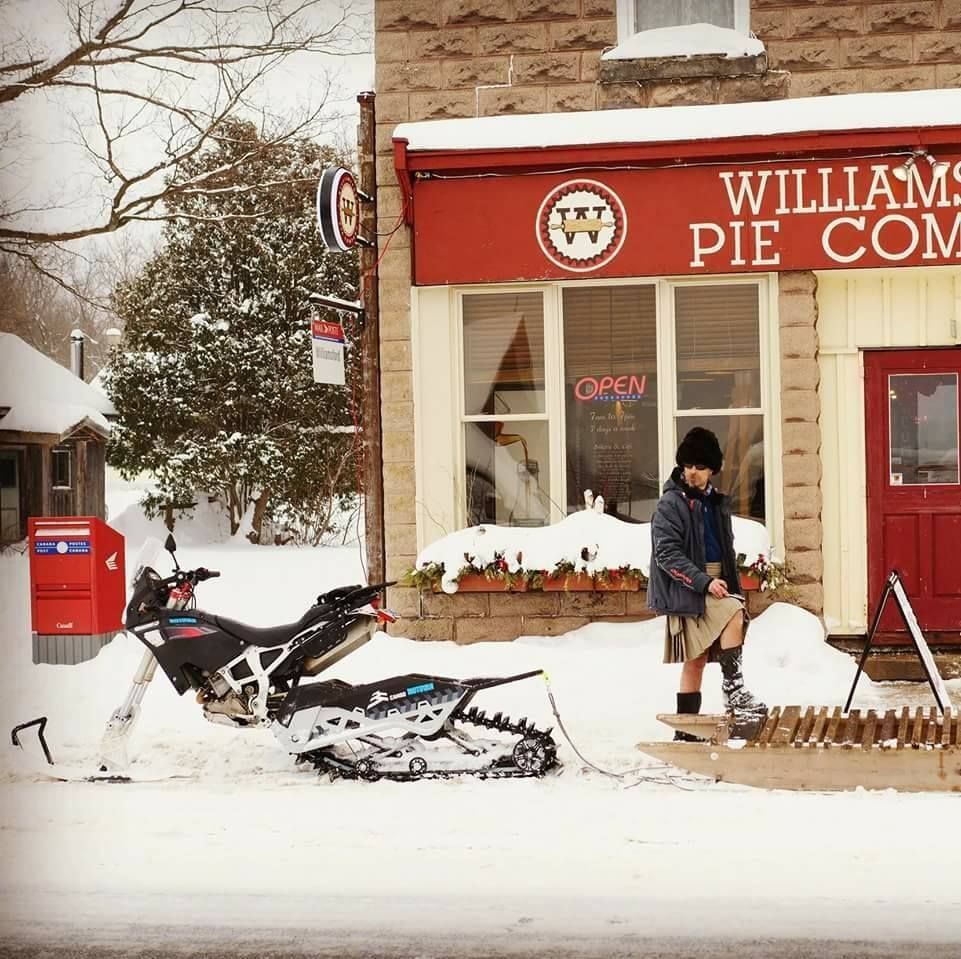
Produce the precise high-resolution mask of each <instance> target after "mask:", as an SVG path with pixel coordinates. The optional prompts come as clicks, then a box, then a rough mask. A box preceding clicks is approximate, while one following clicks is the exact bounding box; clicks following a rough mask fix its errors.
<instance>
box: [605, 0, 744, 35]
mask: <svg viewBox="0 0 961 959" xmlns="http://www.w3.org/2000/svg"><path fill="white" fill-rule="evenodd" d="M634 4H635V0H617V42H618V43H623V42H624V41H625V40H629V39H630V38H631V37H633V36H634V34H635V33H638V32H641V31H638V30H637V29H635V20H634ZM734 29H735V30H736V31H737V32H738V33H743V34H744V36H750V35H751V0H734Z"/></svg>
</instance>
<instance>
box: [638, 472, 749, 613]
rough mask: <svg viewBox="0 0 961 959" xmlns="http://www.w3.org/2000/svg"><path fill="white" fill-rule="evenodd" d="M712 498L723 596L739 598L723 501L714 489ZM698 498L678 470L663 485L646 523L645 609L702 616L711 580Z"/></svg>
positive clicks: (698, 493) (728, 515) (699, 494)
mask: <svg viewBox="0 0 961 959" xmlns="http://www.w3.org/2000/svg"><path fill="white" fill-rule="evenodd" d="M711 497H712V499H713V505H714V511H715V514H716V516H717V526H718V536H719V538H720V540H721V578H722V579H723V580H724V581H725V582H726V583H727V588H728V592H730V593H740V592H741V580H740V578H739V576H738V572H737V557H736V556H735V554H734V529H733V525H732V523H731V507H730V505H729V503H728V500H727V497H726V496H725V495H724V494H723V493H719V492H717V490H715V491H714V492H713V493H712V494H711ZM704 522H705V519H704V493H702V492H701V491H700V490H698V489H693V488H692V487H690V486H688V485H687V484H686V483H685V482H684V476H683V473H682V471H681V468H680V467H677V468H676V469H675V470H674V472H673V473H671V478H670V479H669V480H668V481H667V482H666V483H665V484H664V492H663V494H662V495H661V498H660V499H659V500H658V501H657V509H656V510H655V511H654V518H653V520H652V521H651V571H650V576H649V578H648V584H647V605H648V606H649V607H650V608H651V609H653V610H655V611H656V612H658V613H662V614H663V613H672V614H674V615H676V616H702V615H703V614H704V595H705V593H707V588H708V586H710V584H711V577H710V576H708V575H707V573H706V572H704V568H705V565H706V563H705V559H704Z"/></svg>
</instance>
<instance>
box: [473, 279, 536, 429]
mask: <svg viewBox="0 0 961 959" xmlns="http://www.w3.org/2000/svg"><path fill="white" fill-rule="evenodd" d="M464 412H465V413H467V415H468V416H470V415H484V414H486V415H488V416H496V415H500V414H503V413H543V412H544V299H543V296H542V295H541V294H540V293H485V294H472V295H468V296H465V297H464Z"/></svg>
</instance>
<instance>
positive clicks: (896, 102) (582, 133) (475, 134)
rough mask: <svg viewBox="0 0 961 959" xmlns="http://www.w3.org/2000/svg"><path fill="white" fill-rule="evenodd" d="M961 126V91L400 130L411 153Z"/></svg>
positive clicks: (430, 124)
mask: <svg viewBox="0 0 961 959" xmlns="http://www.w3.org/2000/svg"><path fill="white" fill-rule="evenodd" d="M939 126H940V127H944V126H949V127H950V126H961V90H911V91H908V92H898V93H854V94H849V95H846V96H832V97H801V98H798V99H795V100H771V101H766V102H763V103H724V104H711V105H707V106H693V107H670V108H665V107H643V108H636V109H630V110H593V111H583V112H579V113H534V114H519V115H512V116H501V117H471V118H468V119H458V120H424V121H421V122H418V123H401V124H400V125H399V126H398V127H396V129H395V130H394V138H395V139H400V140H407V141H408V145H407V149H408V151H415V152H416V151H418V150H485V149H486V150H498V149H511V148H515V149H518V148H536V147H557V146H577V145H581V146H583V145H585V144H601V143H610V144H613V143H671V142H675V141H687V140H711V139H727V138H733V137H748V136H774V135H777V134H789V133H821V132H829V131H843V130H884V129H898V128H918V127H939Z"/></svg>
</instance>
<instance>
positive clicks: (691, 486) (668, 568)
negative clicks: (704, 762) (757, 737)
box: [647, 426, 767, 740]
mask: <svg viewBox="0 0 961 959" xmlns="http://www.w3.org/2000/svg"><path fill="white" fill-rule="evenodd" d="M675 459H676V462H677V466H676V467H675V469H674V471H673V472H672V473H671V476H670V479H668V480H667V482H666V483H665V484H664V490H663V493H662V495H661V498H660V499H659V500H658V503H657V508H656V510H655V512H654V518H653V520H652V522H651V547H652V548H651V570H650V579H649V581H648V587H647V604H648V606H649V607H650V608H651V609H653V610H654V611H655V612H657V613H659V614H661V615H666V616H667V630H666V635H665V642H664V662H665V663H683V664H684V665H683V667H682V669H681V683H680V691H679V692H678V694H677V711H678V712H679V713H698V712H700V709H701V680H702V678H703V674H704V667H705V666H706V665H707V663H709V662H717V663H720V665H721V673H722V681H721V691H722V693H723V696H724V706H725V709H726V710H727V712H728V713H730V714H731V715H732V716H733V718H734V724H735V725H734V729H733V730H732V731H733V732H735V734H736V732H737V731H738V730H744V729H746V728H749V726H750V725H753V724H756V722H757V721H758V720H760V719H762V718H763V717H764V716H765V715H766V714H767V707H766V706H765V705H764V703H762V702H760V700H758V699H756V698H755V697H754V696H753V695H751V693H750V692H749V691H748V690H747V689H746V688H745V686H744V677H743V675H742V672H741V650H742V644H743V642H744V635H745V631H746V629H747V619H748V617H747V610H746V608H745V604H744V597H743V596H742V595H741V581H740V578H739V577H738V572H737V558H736V556H735V553H734V531H733V526H732V523H731V509H730V506H729V504H728V501H727V497H726V496H724V494H723V493H721V492H719V491H718V490H716V489H715V488H714V487H713V486H712V485H711V477H712V476H713V475H714V474H715V473H718V472H720V470H721V465H722V463H723V454H722V453H721V447H720V444H719V443H718V441H717V437H716V436H715V435H714V433H712V432H711V431H710V430H708V429H704V428H703V427H700V426H695V427H694V428H693V429H692V430H690V431H689V432H688V434H687V435H686V436H685V437H684V439H683V440H682V441H681V445H680V446H679V447H678V448H677V455H676V457H675ZM674 738H675V739H681V740H690V739H694V737H692V736H689V735H688V734H686V733H681V732H677V733H675V737H674Z"/></svg>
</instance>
